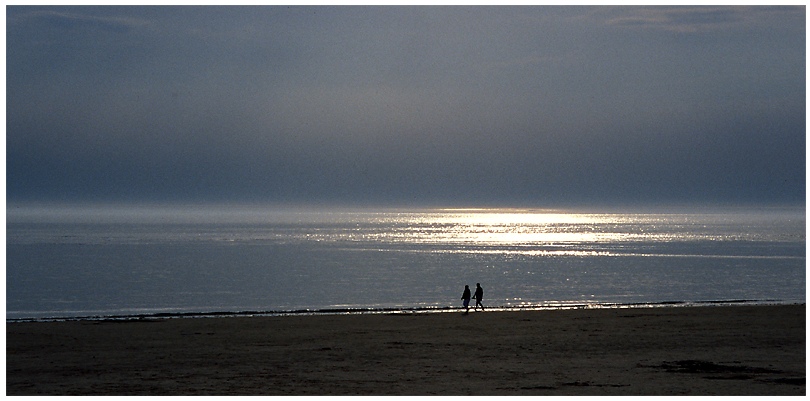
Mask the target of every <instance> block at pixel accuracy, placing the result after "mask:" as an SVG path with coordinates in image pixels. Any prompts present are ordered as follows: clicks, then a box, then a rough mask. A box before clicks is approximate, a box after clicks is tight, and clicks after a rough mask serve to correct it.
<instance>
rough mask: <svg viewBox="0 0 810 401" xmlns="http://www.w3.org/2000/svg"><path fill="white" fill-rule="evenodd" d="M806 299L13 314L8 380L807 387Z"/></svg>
mask: <svg viewBox="0 0 810 401" xmlns="http://www.w3.org/2000/svg"><path fill="white" fill-rule="evenodd" d="M805 316H806V315H805V305H778V306H707V307H670V308H649V309H646V308H645V309H601V310H562V311H523V312H484V313H481V312H478V313H472V312H471V313H470V314H469V315H466V316H465V315H463V314H461V313H457V312H452V313H419V314H378V315H316V316H279V317H232V318H197V319H191V318H184V319H163V320H151V321H149V320H142V321H74V322H32V323H7V324H6V334H7V337H6V341H7V344H6V383H7V388H6V394H7V395H28V394H41V395H90V394H93V395H130V394H138V395H203V394H205V395H239V394H244V395H805V393H806V390H805Z"/></svg>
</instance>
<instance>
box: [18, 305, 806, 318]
mask: <svg viewBox="0 0 810 401" xmlns="http://www.w3.org/2000/svg"><path fill="white" fill-rule="evenodd" d="M805 303H806V302H805V301H804V300H802V301H785V300H750V299H732V300H710V301H663V302H633V303H593V302H591V303H589V302H548V303H537V304H526V305H515V306H492V307H489V306H488V307H487V310H489V311H491V312H521V311H544V310H581V309H636V308H672V307H680V308H682V307H698V306H741V305H749V306H763V305H804V304H805ZM462 309H464V308H463V307H460V306H425V307H410V308H406V307H367V308H363V307H347V308H320V309H292V310H264V311H259V310H240V311H207V312H154V313H135V314H108V315H104V314H96V315H92V314H88V315H77V316H49V317H19V318H6V324H9V323H26V322H69V321H103V320H149V319H182V318H222V317H263V316H264V317H269V316H310V315H313V316H317V315H349V314H392V313H452V312H460V311H461V310H462ZM7 315H8V312H7Z"/></svg>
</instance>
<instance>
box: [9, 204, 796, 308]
mask: <svg viewBox="0 0 810 401" xmlns="http://www.w3.org/2000/svg"><path fill="white" fill-rule="evenodd" d="M6 234H7V244H6V253H7V255H6V262H7V265H6V318H7V319H28V318H50V317H87V316H131V315H141V314H154V313H167V314H183V313H207V312H242V311H258V312H268V311H296V310H304V309H309V310H324V309H383V308H392V309H427V310H434V309H436V310H443V309H444V308H448V307H453V308H455V307H458V306H460V300H459V298H460V297H461V292H462V290H463V288H464V285H465V284H467V285H470V287H471V288H475V283H481V285H482V286H483V287H484V289H485V296H484V304H485V305H487V306H490V307H502V308H516V307H554V306H596V307H599V306H612V305H617V304H619V305H636V304H654V305H661V304H668V303H687V304H688V303H695V302H714V301H733V302H737V301H746V302H777V303H791V302H805V293H806V290H805V287H806V285H805V280H806V270H805V249H806V248H805V209H804V207H801V208H750V209H739V208H737V209H716V208H715V209H691V210H680V211H677V212H671V211H670V212H668V213H581V212H566V211H550V210H513V209H474V210H468V209H463V210H462V209H459V210H447V209H443V210H380V211H357V210H354V211H352V210H338V209H328V210H312V209H310V210H295V209H269V208H261V207H184V208H180V207H128V208H122V207H94V208H67V207H61V208H55V207H54V208H49V207H22V208H19V207H9V208H8V210H7V228H6Z"/></svg>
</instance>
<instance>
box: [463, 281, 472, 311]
mask: <svg viewBox="0 0 810 401" xmlns="http://www.w3.org/2000/svg"><path fill="white" fill-rule="evenodd" d="M461 300H462V301H464V307H465V308H467V310H466V311H465V312H464V313H465V314H466V313H470V286H469V285H465V286H464V293H463V294H461Z"/></svg>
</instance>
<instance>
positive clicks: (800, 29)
mask: <svg viewBox="0 0 810 401" xmlns="http://www.w3.org/2000/svg"><path fill="white" fill-rule="evenodd" d="M804 26H805V10H804V8H803V7H796V8H770V7H751V8H737V7H674V8H667V7H280V6H277V7H9V8H8V9H7V196H8V199H9V200H10V201H33V200H42V201H84V200H99V201H104V200H111V201H147V200H152V201H267V202H340V203H352V202H361V203H383V204H393V203H396V204H459V205H461V204H463V205H471V204H492V205H495V204H503V205H507V204H510V205H511V204H521V205H557V204H568V203H578V204H600V203H625V202H632V203H643V202H685V201H695V202H768V201H773V202H799V201H804V191H805V189H804V188H805V174H804V173H805V31H804Z"/></svg>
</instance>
